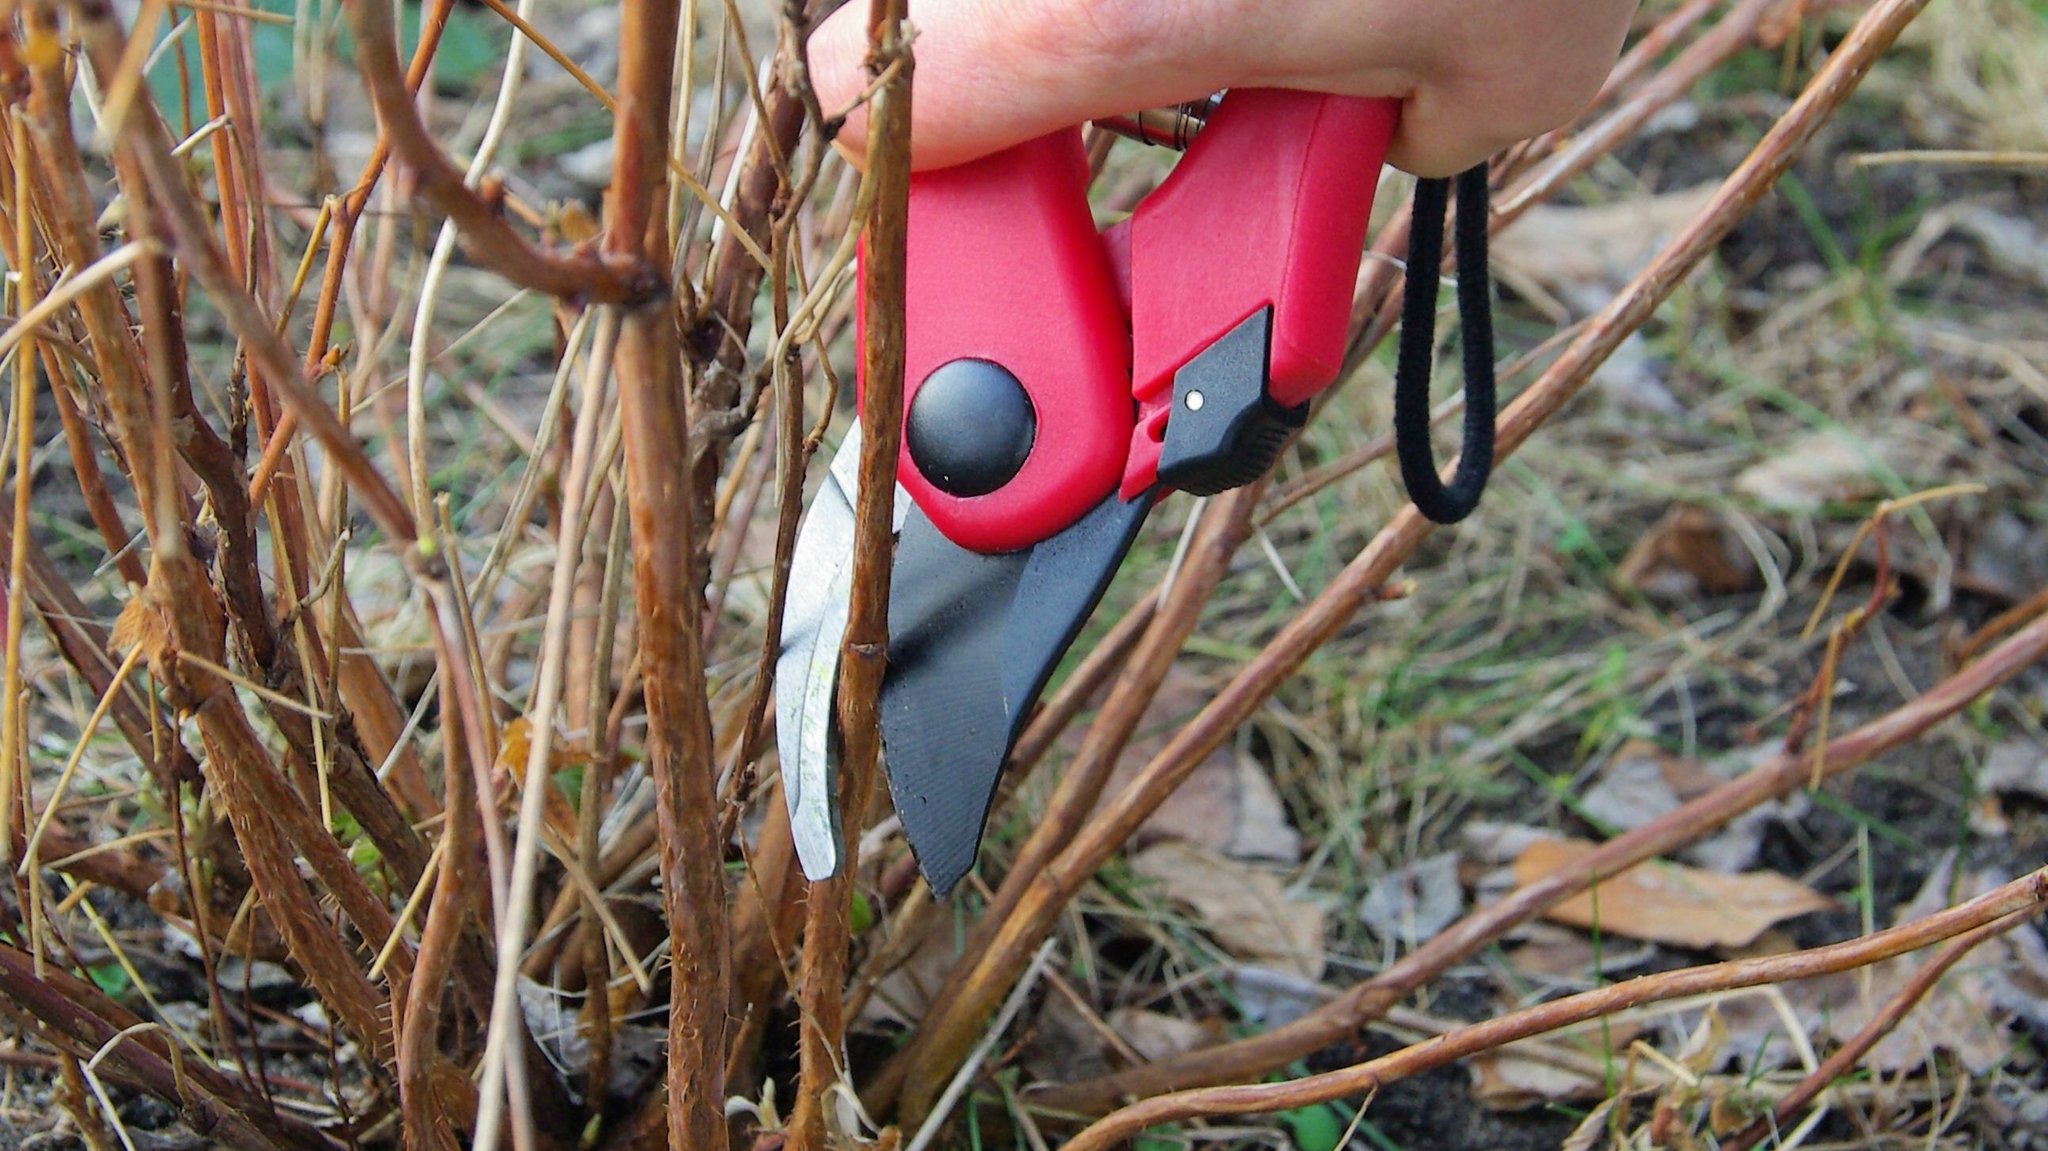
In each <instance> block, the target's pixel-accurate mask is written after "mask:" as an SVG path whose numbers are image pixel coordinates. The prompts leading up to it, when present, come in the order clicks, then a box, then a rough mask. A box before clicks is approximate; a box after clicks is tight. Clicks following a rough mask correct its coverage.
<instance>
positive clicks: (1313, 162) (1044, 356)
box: [897, 90, 1400, 552]
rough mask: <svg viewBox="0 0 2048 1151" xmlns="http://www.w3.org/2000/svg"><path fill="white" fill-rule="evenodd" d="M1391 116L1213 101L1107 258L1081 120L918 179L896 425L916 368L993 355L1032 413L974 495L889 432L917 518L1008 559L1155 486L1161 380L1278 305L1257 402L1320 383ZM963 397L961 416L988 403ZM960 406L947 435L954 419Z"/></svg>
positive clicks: (917, 381) (1358, 107)
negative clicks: (1091, 202) (897, 445)
mask: <svg viewBox="0 0 2048 1151" xmlns="http://www.w3.org/2000/svg"><path fill="white" fill-rule="evenodd" d="M1399 117H1400V106H1399V104H1398V103H1397V102H1396V101H1393V100H1360V99H1352V98H1348V97H1340V96H1324V95H1316V94H1311V93H1303V92H1288V91H1279V90H1238V91H1233V92H1231V93H1229V94H1228V95H1227V96H1226V97H1225V98H1224V100H1223V101H1222V103H1221V104H1220V105H1219V106H1218V108H1217V109H1216V111H1215V112H1214V113H1213V114H1212V115H1211V116H1210V118H1209V121H1208V124H1207V125H1206V126H1205V127H1204V128H1203V130H1202V134H1201V136H1200V137H1199V138H1198V139H1197V140H1196V141H1195V143H1194V146H1193V147H1192V148H1191V149H1189V151H1188V154H1187V156H1186V157H1184V158H1183V159H1182V160H1181V162H1180V164H1179V165H1178V166H1177V167H1176V168H1175V169H1174V171H1173V173H1172V174H1171V175H1170V176H1168V177H1167V179H1166V181H1165V182H1164V183H1163V184H1161V185H1160V187H1159V188H1158V190H1156V191H1154V192H1153V193H1152V194H1151V195H1150V196H1148V197H1146V198H1145V200H1144V201H1143V202H1142V203H1141V204H1140V205H1139V206H1138V209H1137V212H1136V214H1135V215H1134V216H1133V218H1132V219H1131V220H1130V221H1129V224H1128V226H1127V227H1124V226H1120V227H1119V228H1118V229H1117V232H1118V233H1119V234H1118V235H1116V236H1114V237H1113V238H1112V240H1111V243H1112V244H1114V245H1116V246H1118V247H1119V248H1120V249H1121V248H1122V246H1123V245H1124V244H1125V243H1128V252H1127V253H1126V252H1125V251H1122V250H1119V251H1118V252H1117V267H1116V268H1115V269H1112V266H1111V261H1110V257H1109V255H1108V252H1107V248H1106V246H1105V244H1104V242H1103V240H1102V239H1101V238H1100V237H1099V236H1098V235H1097V233H1096V230H1095V226H1094V222H1093V219H1092V217H1091V214H1090V211H1089V208H1088V199H1087V189H1088V167H1087V160H1086V157H1085V155H1084V154H1083V152H1082V148H1081V137H1080V132H1079V130H1078V129H1072V130H1067V131H1063V132H1059V133H1055V134H1053V135H1051V136H1046V137H1043V138H1041V139H1038V140H1034V141H1031V142H1029V143H1026V144H1022V145H1019V146H1017V147H1015V148H1011V149H1009V150H1007V151H1004V152H1000V153H997V154H996V155H994V156H990V157H987V158H986V159H982V160H977V161H974V162H972V163H969V164H964V165H961V166H959V167H955V168H948V169H944V170H941V171H935V172H927V173H921V174H919V175H918V176H916V177H914V178H913V179H912V180H911V189H910V221H909V235H908V253H907V255H908V267H907V272H908V280H909V286H908V291H907V299H906V305H907V308H908V330H907V332H906V340H907V347H906V364H905V386H906V394H905V412H906V421H907V422H909V421H915V420H916V419H917V413H918V397H919V395H920V393H921V392H922V390H923V388H924V387H925V385H926V384H927V383H928V382H929V381H930V380H931V378H932V375H933V373H934V372H936V371H937V370H938V369H939V368H941V367H944V366H946V365H949V364H952V363H954V362H955V361H960V360H968V361H987V362H991V363H995V364H999V365H1001V366H1002V367H1003V368H1004V369H1005V370H1006V371H1007V372H1008V373H1009V374H1010V375H1011V376H1013V377H1014V378H1015V381H1016V383H1017V384H1018V385H1020V386H1021V388H1022V391H1023V393H1024V395H1025V396H1027V397H1028V398H1029V400H1030V408H1031V412H1032V414H1033V415H1034V416H1035V419H1036V427H1035V436H1033V437H1032V438H1030V439H1029V440H1028V444H1029V449H1028V454H1026V455H1025V456H1024V457H1023V462H1022V465H1021V467H1018V468H1017V470H1016V472H1015V474H1014V476H1012V477H1011V478H1009V479H1008V482H1007V483H1002V484H1000V486H996V487H995V488H994V490H991V491H987V494H982V495H958V494H952V493H950V492H948V491H947V490H943V488H942V486H941V484H939V483H935V482H934V481H933V479H932V478H931V477H929V476H927V475H926V473H925V471H924V470H921V469H920V467H919V465H918V461H917V459H916V458H915V456H914V453H913V451H912V447H911V444H912V441H913V439H914V438H915V437H914V436H913V435H906V436H905V445H904V450H903V455H902V457H901V459H900V461H899V464H898V468H897V475H898V479H899V480H900V482H901V483H902V484H903V486H904V487H905V488H906V489H907V490H908V491H909V492H910V494H911V496H912V497H913V498H914V499H915V500H916V501H917V504H918V506H919V507H920V508H921V509H923V511H924V513H925V514H926V515H927V516H928V517H930V519H931V521H932V523H933V525H934V526H936V527H937V528H938V529H939V531H940V532H941V533H943V534H944V535H945V536H946V537H947V538H948V539H951V540H952V541H953V542H955V543H957V544H959V545H961V546H962V547H966V548H970V549H972V550H975V551H981V552H1002V551H1014V550H1017V549H1020V548H1024V547H1029V546H1031V545H1032V544H1035V543H1038V542H1039V541H1041V540H1043V539H1045V538H1047V537H1049V536H1051V535H1052V534H1054V533H1056V532H1058V531H1060V530H1062V529H1064V528H1066V527H1067V526H1068V525H1070V524H1072V523H1074V522H1075V521H1076V520H1078V519H1079V518H1080V517H1081V516H1082V515H1083V514H1085V513H1086V512H1087V511H1088V510H1089V509H1090V508H1092V507H1094V506H1095V505H1096V504H1097V503H1099V502H1101V500H1102V499H1103V498H1104V497H1105V496H1107V495H1108V494H1109V493H1110V492H1111V491H1113V490H1116V489H1117V488H1118V486H1119V481H1121V488H1122V492H1123V495H1124V496H1125V497H1126V498H1135V497H1136V496H1138V495H1139V494H1141V493H1143V492H1145V491H1146V490H1148V489H1150V488H1151V487H1153V486H1154V484H1155V483H1156V482H1157V477H1158V467H1159V456H1160V446H1161V441H1162V440H1163V438H1164V435H1165V429H1166V423H1167V418H1168V416H1169V415H1171V410H1170V409H1171V405H1172V398H1173V376H1174V373H1175V372H1176V371H1178V370H1179V369H1180V368H1181V366H1182V365H1184V364H1186V363H1187V362H1188V361H1190V360H1191V359H1193V358H1194V357H1195V356H1197V355H1198V354H1200V353H1201V352H1202V351H1203V350H1204V349H1205V348H1207V347H1208V346H1209V345H1210V344H1211V343H1213V342H1214V341H1216V340H1217V339H1218V338H1219V337H1221V336H1223V335H1224V334H1225V333H1227V332H1230V331H1231V330H1232V329H1233V328H1236V327H1237V326H1238V324H1239V323H1240V322H1242V321H1243V320H1244V319H1246V318H1247V317H1248V316H1250V315H1252V314H1253V313H1254V312H1257V311H1259V310H1260V309H1262V308H1266V307H1271V308H1272V309H1273V318H1272V340H1271V349H1270V350H1271V364H1270V384H1269V394H1270V396H1271V397H1272V399H1273V400H1274V401H1276V402H1277V403H1279V404H1280V405H1282V406H1286V407H1292V406H1294V405H1297V404H1300V403H1302V402H1305V401H1306V400H1307V399H1308V398H1309V397H1311V396H1313V395H1315V394H1316V393H1317V392H1319V391H1321V390H1322V389H1323V388H1325V387H1328V386H1329V384H1330V383H1331V381H1332V380H1334V379H1335V378H1336V374H1337V370H1338V368H1339V366H1340V365H1341V362H1342V359H1343V354H1344V341H1345V336H1346V331H1347V328H1348V326H1349V322H1350V316H1351V294H1352V288H1353V286H1354V284H1355V282H1356V280H1357V276H1358V264H1359V260H1360V258H1361V255H1362V252H1363V249H1364V246H1365V232H1366V224H1367V221H1368V219H1369V218H1370V216H1371V214H1372V200H1373V192H1374V190H1375V188H1377V186H1378V183H1379V174H1380V167H1381V165H1382V164H1383V163H1384V162H1385V159H1386V151H1387V146H1388V144H1389V142H1390V141H1391V139H1392V137H1393V134H1394V128H1395V126H1396V124H1397V122H1398V120H1399ZM1126 257H1127V259H1126ZM1126 273H1127V274H1128V284H1127V285H1126V284H1125V283H1124V282H1123V280H1122V277H1123V275H1124V274H1126ZM1125 287H1128V291H1129V296H1128V300H1129V309H1130V310H1129V314H1128V316H1127V315H1126V313H1125V310H1124V308H1125V304H1124V299H1125V298H1126V297H1124V296H1123V295H1122V292H1121V289H1124V288H1125ZM952 382H957V381H952ZM977 383H978V385H981V386H986V384H987V381H986V379H985V378H984V379H980V380H978V381H977ZM1000 390H1001V389H1000V388H998V391H1000ZM934 394H935V395H937V394H938V393H934ZM959 394H960V395H961V396H965V397H969V401H968V402H967V403H966V407H965V410H966V411H968V412H970V413H972V412H978V411H979V410H980V406H979V405H981V404H983V403H984V399H983V397H985V396H988V395H989V393H988V392H986V391H975V390H973V389H971V388H970V389H965V390H962V391H960V392H959ZM997 398H999V399H1000V398H1001V397H1000V396H998V397H997ZM1134 399H1135V401H1136V403H1135V411H1134V405H1133V400H1134ZM930 406H931V407H938V406H939V405H937V404H933V405H930ZM996 406H998V407H1000V406H1001V405H996ZM962 410H963V409H962V406H961V405H960V404H956V405H954V406H953V407H952V409H951V411H950V412H949V414H948V417H947V418H948V420H950V421H951V422H950V423H949V424H948V425H947V426H949V427H954V428H958V427H960V426H961V411H962ZM1005 410H1007V409H1005ZM971 422H972V421H971V419H970V420H969V424H970V425H971ZM966 430H967V431H969V432H973V431H974V430H976V429H974V428H973V427H971V426H969V427H968V428H967V429H966ZM994 438H995V439H996V440H998V441H1000V440H1001V439H1002V437H1001V436H996V437H994ZM997 446H998V447H1001V446H1002V444H1000V443H999V444H998V445H997ZM927 463H930V460H929V459H928V460H927ZM952 486H953V487H954V490H955V491H958V490H960V488H961V486H962V485H959V484H955V485H952Z"/></svg>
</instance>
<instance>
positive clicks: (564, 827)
mask: <svg viewBox="0 0 2048 1151" xmlns="http://www.w3.org/2000/svg"><path fill="white" fill-rule="evenodd" d="M532 754H533V724H532V723H531V722H529V721H528V720H527V718H526V717H525V716H519V717H518V718H516V719H514V720H512V722H510V723H508V724H506V725H505V727H504V730H503V731H502V732H501V733H500V735H499V737H498V763H497V769H498V771H500V772H502V773H504V775H505V776H506V778H508V779H510V780H511V781H512V786H513V787H515V788H518V789H521V790H524V787H525V784H526V760H527V757H528V756H530V755H532ZM590 764H591V758H590V748H589V746H588V745H586V744H584V743H582V742H581V741H579V740H570V739H564V738H563V737H561V736H559V735H558V736H556V737H555V738H554V740H553V742H551V743H549V744H548V769H547V776H548V780H549V781H550V784H551V786H549V787H548V789H547V791H546V793H545V794H544V795H543V796H542V797H541V803H542V809H541V810H542V818H543V819H545V820H546V821H547V825H548V829H549V830H550V831H553V832H554V833H555V834H556V835H557V836H560V837H561V839H562V841H563V842H565V843H574V842H575V841H576V809H575V808H573V807H571V806H569V797H568V796H567V795H565V794H564V793H563V791H562V789H561V788H559V787H555V786H552V782H553V780H554V779H555V777H556V775H558V774H559V773H561V772H564V771H579V770H580V771H588V770H589V769H590Z"/></svg>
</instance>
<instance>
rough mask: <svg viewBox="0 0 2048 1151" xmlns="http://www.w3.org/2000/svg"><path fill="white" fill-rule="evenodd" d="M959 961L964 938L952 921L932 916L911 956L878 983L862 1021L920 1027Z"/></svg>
mask: <svg viewBox="0 0 2048 1151" xmlns="http://www.w3.org/2000/svg"><path fill="white" fill-rule="evenodd" d="M959 961H960V941H959V939H958V938H957V937H956V936H955V935H954V933H953V925H952V922H951V920H950V919H949V918H948V917H946V916H943V915H937V916H931V917H929V922H928V924H927V930H926V932H925V936H924V938H923V939H921V940H919V941H918V943H917V947H916V949H915V950H913V951H911V953H910V957H909V958H908V959H905V960H904V961H903V962H902V963H900V964H898V965H897V966H896V967H895V969H893V970H891V971H890V972H889V973H888V974H887V975H884V976H883V977H882V980H881V982H879V983H877V984H876V985H875V993H874V994H873V995H871V996H869V997H868V1001H867V1005H866V1007H864V1008H863V1009H862V1010H861V1014H860V1022H862V1023H864V1024H874V1023H894V1024H899V1025H901V1026H905V1027H913V1026H916V1025H917V1023H918V1022H919V1021H920V1020H922V1019H923V1018H924V1017H925V1013H926V1012H927V1011H929V1010H930V1008H931V1003H932V996H933V995H935V994H937V992H938V990H939V987H940V985H941V984H943V983H944V982H945V981H946V976H947V975H949V974H951V973H952V970H953V965H954V964H955V963H958V962H959Z"/></svg>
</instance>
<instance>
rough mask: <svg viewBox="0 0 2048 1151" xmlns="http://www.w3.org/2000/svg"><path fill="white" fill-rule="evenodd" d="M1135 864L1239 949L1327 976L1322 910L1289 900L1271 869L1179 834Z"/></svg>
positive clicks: (1231, 948) (1229, 947)
mask: <svg viewBox="0 0 2048 1151" xmlns="http://www.w3.org/2000/svg"><path fill="white" fill-rule="evenodd" d="M1131 870H1132V871H1134V872H1136V873H1137V874H1138V876H1139V877H1140V878H1143V879H1149V880H1152V881H1153V882H1154V883H1157V884H1158V885H1159V889H1160V892H1161V893H1162V894H1164V895H1165V896H1166V897H1167V898H1169V899H1171V900H1173V901H1174V902H1176V903H1180V904H1185V905H1186V906H1187V907H1188V908H1190V909H1191V910H1193V911H1194V912H1195V914H1196V916H1197V917H1198V918H1199V919H1200V922H1201V926H1202V927H1203V928H1204V929H1205V930H1207V931H1208V932H1209V934H1210V935H1211V936H1213V937H1214V938H1215V940H1216V942H1217V944H1218V945H1219V946H1221V947H1222V948H1223V949H1224V950H1225V951H1228V952H1230V953H1231V954H1232V955H1235V956H1238V957H1239V958H1242V959H1252V960H1257V961H1259V962H1260V963H1263V964H1265V965H1267V966H1269V967H1278V968H1280V969H1282V970H1286V971H1292V972H1296V973H1298V974H1300V975H1303V976H1305V977H1307V978H1309V979H1315V978H1318V977H1320V976H1321V975H1322V973H1323V909H1322V908H1320V907H1317V906H1315V905H1313V904H1309V903H1299V902H1295V901H1292V900H1289V899H1288V898H1287V893H1286V889H1285V888H1283V887H1282V886H1281V885H1280V881H1279V880H1278V879H1275V878H1274V877H1273V876H1272V875H1270V874H1268V873H1266V872H1264V871H1259V870H1257V869H1255V868H1252V867H1250V866H1247V865H1246V864H1243V863H1239V862H1237V861H1236V860H1231V859H1225V858H1223V857H1222V856H1220V855H1217V854H1215V853H1214V852H1211V851H1206V850H1203V849H1202V848H1199V847H1196V846H1194V845H1193V844H1188V843H1181V842H1178V841H1173V840H1169V841H1167V842H1165V843H1159V844H1155V845H1153V846H1151V847H1148V848H1146V849H1145V850H1144V851H1141V852H1139V853H1138V854H1137V855H1136V856H1134V857H1133V858H1132V859H1131Z"/></svg>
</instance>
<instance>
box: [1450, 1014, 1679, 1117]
mask: <svg viewBox="0 0 2048 1151" xmlns="http://www.w3.org/2000/svg"><path fill="white" fill-rule="evenodd" d="M1642 1030H1643V1029H1642V1027H1641V1025H1639V1024H1634V1023H1630V1022H1627V1021H1618V1022H1604V1023H1600V1024H1596V1025H1592V1026H1585V1027H1580V1028H1578V1029H1576V1030H1572V1031H1566V1032H1562V1033H1558V1034H1554V1035H1548V1036H1544V1037H1542V1038H1537V1039H1523V1040H1519V1041H1517V1042H1514V1043H1509V1044H1506V1045H1504V1046H1501V1047H1496V1048H1493V1049H1492V1050H1490V1051H1486V1052H1484V1053H1482V1054H1479V1055H1475V1056H1473V1057H1472V1058H1471V1059H1469V1060H1467V1061H1466V1065H1467V1066H1468V1067H1469V1068H1471V1071H1472V1093H1473V1095H1474V1097H1476V1098H1477V1099H1478V1100H1479V1102H1480V1103H1482V1104H1484V1105H1485V1106H1486V1107H1487V1108H1489V1109H1490V1110H1494V1111H1523V1110H1527V1109H1528V1108H1531V1107H1539V1106H1542V1105H1543V1104H1546V1103H1571V1102H1580V1101H1585V1100H1591V1099H1604V1098H1606V1097H1607V1095H1608V1094H1609V1093H1610V1091H1611V1090H1612V1085H1611V1080H1612V1079H1613V1077H1615V1076H1616V1075H1618V1074H1619V1073H1620V1070H1621V1068H1622V1067H1623V1065H1624V1064H1625V1063H1626V1062H1627V1061H1628V1054H1627V1053H1628V1047H1629V1044H1631V1043H1633V1042H1635V1040H1636V1039H1637V1038H1638V1037H1639V1036H1640V1035H1641V1034H1642ZM1637 1074H1638V1077H1639V1078H1640V1077H1641V1076H1642V1074H1643V1070H1642V1069H1639V1070H1638V1072H1637Z"/></svg>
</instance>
